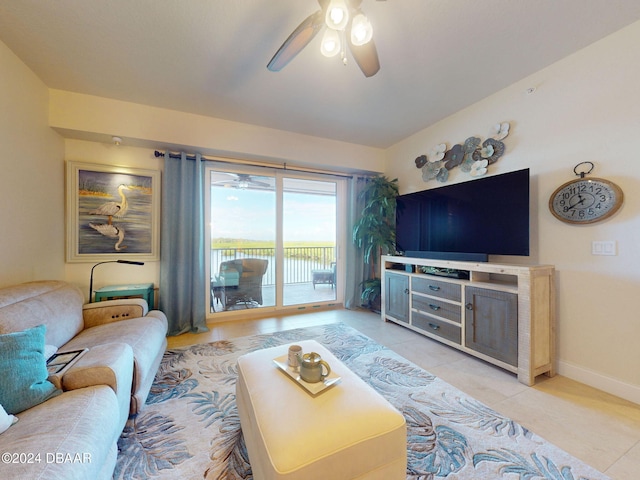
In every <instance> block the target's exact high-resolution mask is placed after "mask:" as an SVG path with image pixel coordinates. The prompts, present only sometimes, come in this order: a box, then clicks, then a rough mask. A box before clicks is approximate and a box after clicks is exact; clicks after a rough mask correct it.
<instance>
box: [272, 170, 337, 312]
mask: <svg viewBox="0 0 640 480" xmlns="http://www.w3.org/2000/svg"><path fill="white" fill-rule="evenodd" d="M282 191H283V209H282V213H283V222H282V236H283V246H284V248H283V263H284V269H283V271H284V279H283V305H285V306H289V305H300V304H304V303H314V302H331V301H335V300H336V273H337V262H336V260H337V259H336V225H337V217H336V201H337V196H336V194H337V185H336V182H328V181H318V180H305V179H298V178H283V185H282Z"/></svg>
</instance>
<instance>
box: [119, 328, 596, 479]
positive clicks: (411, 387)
mask: <svg viewBox="0 0 640 480" xmlns="http://www.w3.org/2000/svg"><path fill="white" fill-rule="evenodd" d="M310 339H313V340H316V341H318V342H319V343H321V344H323V345H324V346H325V347H327V348H328V349H329V350H330V351H331V352H332V353H333V354H334V355H335V356H336V357H337V358H339V359H340V360H341V361H342V362H343V363H345V364H346V365H347V366H348V367H349V368H350V369H351V370H352V371H353V372H355V373H356V374H358V375H359V376H360V377H361V378H362V379H363V380H364V381H366V382H367V383H368V384H369V385H371V386H372V387H373V388H374V389H376V390H377V391H378V392H380V394H382V395H383V396H384V397H385V398H386V399H387V400H388V401H389V402H390V403H391V404H393V405H394V406H395V407H396V408H397V409H398V410H399V411H400V412H402V414H403V415H404V417H405V419H406V421H407V452H408V464H407V480H431V479H434V480H435V479H438V478H447V477H449V478H450V479H454V478H455V479H456V480H460V479H469V480H471V479H473V480H478V479H519V480H533V479H549V480H596V479H597V480H602V479H607V478H608V477H606V476H605V475H603V474H602V473H600V472H598V471H596V470H595V469H593V468H591V467H589V466H588V465H586V464H585V463H583V462H582V461H580V460H578V459H576V458H575V457H572V456H571V455H569V454H568V453H566V452H564V451H563V450H560V449H559V448H557V447H555V446H553V445H551V444H550V443H549V442H547V441H545V440H544V439H542V438H540V437H539V436H537V435H535V434H534V433H532V432H531V431H529V430H527V429H526V428H525V427H523V426H521V425H519V424H517V423H516V422H514V421H512V420H510V419H509V418H505V417H503V416H502V415H500V414H499V413H497V412H495V411H493V410H492V409H490V408H488V407H487V406H485V405H483V404H482V403H480V402H478V401H477V400H474V399H473V398H471V397H469V396H467V395H465V394H464V393H462V392H461V391H459V390H457V389H456V388H454V387H452V386H451V385H449V384H447V383H446V382H444V381H442V380H440V379H438V378H437V377H435V376H434V375H432V374H430V373H429V372H427V371H425V370H423V369H422V368H420V367H418V366H417V365H415V364H413V363H411V362H410V361H408V360H406V359H404V358H402V357H401V356H399V355H398V354H396V353H395V352H393V351H392V350H389V349H388V348H386V347H383V346H382V345H380V344H378V343H376V342H375V341H373V340H372V339H370V338H369V337H367V336H365V335H363V334H361V333H360V332H358V331H357V330H355V329H353V328H351V327H349V326H347V325H345V324H342V323H337V324H330V325H323V326H317V327H309V328H299V329H294V330H288V331H283V332H277V333H273V334H261V335H254V336H249V337H241V338H236V339H232V340H221V341H217V342H212V343H207V344H201V345H194V346H191V347H185V348H178V349H172V350H167V352H166V353H165V355H164V358H163V360H162V364H161V366H160V369H159V371H158V373H157V375H156V378H155V382H154V384H153V387H152V389H151V393H150V395H149V398H148V400H147V405H146V406H145V408H144V409H143V410H142V412H141V413H139V414H138V415H137V416H135V417H132V418H130V419H129V421H128V422H127V425H126V427H125V430H124V432H123V433H122V436H121V437H120V440H119V442H118V448H119V455H118V461H117V466H116V471H115V473H114V478H115V479H126V480H130V479H154V478H159V479H196V478H204V479H215V480H232V479H247V480H248V479H252V478H253V477H252V474H251V465H250V463H249V458H248V456H247V451H246V448H245V444H244V439H243V437H242V431H241V429H240V419H239V417H238V411H237V409H236V404H235V382H236V378H237V359H238V357H239V356H241V355H243V354H245V353H248V352H251V351H254V350H258V349H261V348H269V347H274V346H277V345H282V344H286V343H292V342H296V341H300V340H310ZM274 368H275V366H274ZM278 413H281V414H282V415H283V417H284V415H285V413H286V412H284V411H283V412H274V414H278ZM327 480H331V479H327Z"/></svg>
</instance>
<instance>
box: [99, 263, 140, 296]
mask: <svg viewBox="0 0 640 480" xmlns="http://www.w3.org/2000/svg"><path fill="white" fill-rule="evenodd" d="M103 263H126V264H127V265H144V262H134V261H131V260H107V261H106V262H99V263H96V264H95V265H94V266H93V267H91V277H90V278H89V303H93V269H94V268H96V267H97V266H98V265H102V264H103Z"/></svg>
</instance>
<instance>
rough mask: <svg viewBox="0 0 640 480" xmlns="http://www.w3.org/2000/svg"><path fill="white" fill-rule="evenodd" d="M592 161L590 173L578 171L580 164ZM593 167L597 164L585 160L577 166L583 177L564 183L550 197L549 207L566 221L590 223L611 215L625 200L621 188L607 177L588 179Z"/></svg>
mask: <svg viewBox="0 0 640 480" xmlns="http://www.w3.org/2000/svg"><path fill="white" fill-rule="evenodd" d="M584 164H591V168H590V169H589V171H587V172H580V173H578V172H577V171H576V169H577V168H578V167H579V166H580V165H584ZM591 170H593V163H591V162H582V163H579V164H578V165H576V166H575V167H574V169H573V171H574V173H575V174H576V175H579V176H580V178H579V179H577V180H571V181H570V182H567V183H565V184H563V185H560V186H559V187H558V188H557V189H556V191H555V192H553V193H552V194H551V197H550V198H549V210H551V213H553V215H554V216H555V217H556V218H557V219H558V220H561V221H563V222H566V223H573V224H587V223H594V222H598V221H600V220H604V219H605V218H608V217H610V216H611V215H613V214H614V213H615V212H617V211H618V209H619V208H620V206H622V202H623V200H624V195H623V193H622V190H621V189H620V187H618V186H617V185H616V184H615V183H613V182H611V181H609V180H605V179H603V178H585V175H586V174H588V173H590V172H591Z"/></svg>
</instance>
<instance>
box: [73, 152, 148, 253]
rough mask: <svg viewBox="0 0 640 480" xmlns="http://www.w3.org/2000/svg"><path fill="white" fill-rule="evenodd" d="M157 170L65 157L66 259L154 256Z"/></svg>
mask: <svg viewBox="0 0 640 480" xmlns="http://www.w3.org/2000/svg"><path fill="white" fill-rule="evenodd" d="M159 213H160V172H159V171H157V170H144V169H138V168H129V167H116V166H111V165H99V164H93V163H82V162H67V222H66V223H67V262H100V261H105V260H115V259H128V260H137V261H157V260H158V259H159V257H160V255H159V252H160V242H159V221H160V218H159Z"/></svg>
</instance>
